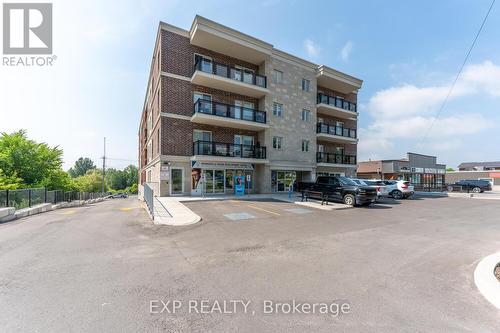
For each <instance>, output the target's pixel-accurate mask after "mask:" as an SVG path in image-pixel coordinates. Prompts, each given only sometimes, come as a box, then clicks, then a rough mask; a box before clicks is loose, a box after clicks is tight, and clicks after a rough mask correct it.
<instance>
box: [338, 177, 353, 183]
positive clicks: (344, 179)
mask: <svg viewBox="0 0 500 333" xmlns="http://www.w3.org/2000/svg"><path fill="white" fill-rule="evenodd" d="M338 178H339V180H340V183H341V184H342V185H357V184H356V183H355V182H354V181H352V180H351V179H349V178H347V177H344V176H340V177H338Z"/></svg>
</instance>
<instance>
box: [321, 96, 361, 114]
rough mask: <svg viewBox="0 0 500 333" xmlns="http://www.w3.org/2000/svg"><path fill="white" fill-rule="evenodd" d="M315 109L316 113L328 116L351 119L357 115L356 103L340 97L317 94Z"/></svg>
mask: <svg viewBox="0 0 500 333" xmlns="http://www.w3.org/2000/svg"><path fill="white" fill-rule="evenodd" d="M317 103H318V104H317V105H316V109H317V110H318V113H320V114H325V115H328V116H333V117H338V118H343V119H351V118H356V117H357V116H358V112H357V105H356V103H352V102H348V101H346V100H344V99H342V98H338V97H334V96H328V95H325V94H322V93H319V94H318V101H317Z"/></svg>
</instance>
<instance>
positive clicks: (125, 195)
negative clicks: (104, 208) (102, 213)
mask: <svg viewBox="0 0 500 333" xmlns="http://www.w3.org/2000/svg"><path fill="white" fill-rule="evenodd" d="M127 197H128V194H127V193H115V194H111V195H110V196H108V198H110V199H118V198H127Z"/></svg>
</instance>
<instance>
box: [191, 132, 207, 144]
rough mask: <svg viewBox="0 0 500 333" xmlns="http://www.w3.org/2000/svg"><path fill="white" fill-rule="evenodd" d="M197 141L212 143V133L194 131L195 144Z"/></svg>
mask: <svg viewBox="0 0 500 333" xmlns="http://www.w3.org/2000/svg"><path fill="white" fill-rule="evenodd" d="M196 141H212V132H210V131H201V130H194V131H193V142H196Z"/></svg>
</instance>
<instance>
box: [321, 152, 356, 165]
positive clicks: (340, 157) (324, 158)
mask: <svg viewBox="0 0 500 333" xmlns="http://www.w3.org/2000/svg"><path fill="white" fill-rule="evenodd" d="M316 162H317V163H333V164H351V165H356V156H355V155H344V154H335V153H322V152H317V153H316Z"/></svg>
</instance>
